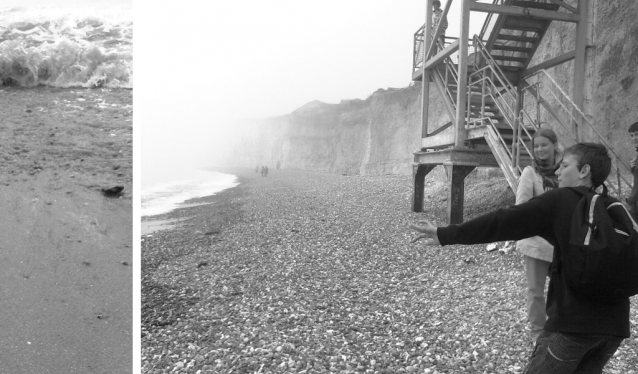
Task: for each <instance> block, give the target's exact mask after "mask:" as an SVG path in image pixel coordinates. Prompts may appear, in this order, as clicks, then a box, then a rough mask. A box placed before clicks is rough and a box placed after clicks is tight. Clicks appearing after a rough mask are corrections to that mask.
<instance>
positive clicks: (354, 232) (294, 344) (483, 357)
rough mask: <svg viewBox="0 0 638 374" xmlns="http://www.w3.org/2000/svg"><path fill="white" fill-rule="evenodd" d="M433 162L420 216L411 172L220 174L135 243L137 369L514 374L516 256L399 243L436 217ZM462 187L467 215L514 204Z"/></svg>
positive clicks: (628, 357) (517, 364)
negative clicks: (225, 181)
mask: <svg viewBox="0 0 638 374" xmlns="http://www.w3.org/2000/svg"><path fill="white" fill-rule="evenodd" d="M439 169H440V168H437V169H435V170H434V171H433V172H432V173H431V175H428V177H427V178H426V184H427V187H426V212H425V213H413V212H411V211H410V198H411V183H412V178H411V176H405V175H403V176H401V175H399V176H397V175H384V176H370V177H368V176H345V175H333V174H323V173H314V172H303V171H291V170H274V169H273V170H272V171H271V173H270V174H269V176H268V177H266V178H263V177H261V176H260V175H259V174H256V173H254V170H235V171H229V170H226V171H224V170H220V171H222V172H228V173H232V174H235V175H238V176H240V178H241V180H242V183H241V184H240V185H239V186H237V187H234V188H231V189H227V190H224V191H222V192H220V193H218V194H216V195H214V196H212V197H206V198H201V199H197V200H194V201H191V202H194V203H196V202H199V203H210V204H209V205H200V206H195V207H190V208H184V209H177V210H175V211H173V212H171V213H168V214H165V215H162V216H157V217H152V218H153V219H157V220H168V219H175V218H184V217H186V219H185V220H183V221H182V222H180V224H179V225H176V226H174V227H172V228H169V229H165V230H160V231H155V232H153V233H152V234H149V235H144V236H143V237H142V365H143V370H142V372H143V373H169V372H177V373H196V372H200V373H229V372H237V373H249V372H250V373H252V372H260V373H288V372H306V373H327V372H344V373H355V372H356V373H359V372H370V373H401V372H415V373H506V372H518V371H520V370H521V369H522V367H523V366H524V364H525V363H526V362H527V357H528V355H529V354H530V351H531V348H532V346H531V343H530V341H529V340H528V336H527V322H526V312H525V301H524V300H525V296H524V295H525V277H524V271H523V266H522V262H521V260H522V258H521V257H520V256H519V255H518V254H516V253H515V252H509V253H504V252H501V251H494V252H487V251H486V250H485V245H477V246H453V247H444V248H424V247H422V246H420V245H419V244H418V243H416V244H410V239H411V237H412V233H411V232H410V231H409V229H408V225H409V224H410V223H413V222H417V221H418V220H420V219H429V220H433V221H434V222H436V223H439V224H442V223H444V222H445V208H446V201H445V196H446V194H445V186H444V183H443V182H442V181H443V180H445V174H444V172H443V170H439ZM466 196H467V197H466V203H465V214H466V219H467V218H471V217H472V216H475V215H478V214H481V213H484V212H487V211H490V210H492V209H495V208H498V207H502V206H506V205H508V204H513V203H514V195H513V193H512V192H511V191H510V190H509V189H508V187H507V184H506V182H505V181H504V180H503V179H502V178H487V177H485V176H484V175H481V176H480V177H477V176H476V175H474V174H472V175H470V176H468V180H467V183H466ZM632 303H633V304H634V308H633V310H632V320H633V321H634V323H632V333H633V334H634V335H635V334H636V333H637V332H638V326H636V324H635V321H636V320H637V319H636V308H635V303H636V301H635V300H633V301H632ZM637 352H638V340H636V338H635V337H632V338H631V339H627V340H625V342H624V343H623V345H622V346H621V348H620V349H619V351H618V354H617V355H616V356H615V357H614V358H613V359H612V361H611V362H610V364H609V365H608V366H607V368H606V369H605V373H630V372H632V371H630V370H634V372H635V369H636V367H638V359H637V358H636V357H638V354H637ZM200 370H201V371H200Z"/></svg>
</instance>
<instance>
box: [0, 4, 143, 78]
mask: <svg viewBox="0 0 638 374" xmlns="http://www.w3.org/2000/svg"><path fill="white" fill-rule="evenodd" d="M132 14H133V13H132V9H130V8H122V7H118V8H104V9H99V8H90V9H88V8H87V9H84V8H5V9H3V8H0V85H4V86H21V87H33V86H37V85H46V86H52V87H63V88H65V87H86V88H97V87H107V88H133V43H132V37H133V15H132Z"/></svg>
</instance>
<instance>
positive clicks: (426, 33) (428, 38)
mask: <svg viewBox="0 0 638 374" xmlns="http://www.w3.org/2000/svg"><path fill="white" fill-rule="evenodd" d="M433 1H434V0H427V1H426V2H425V27H424V28H423V62H422V63H421V66H422V73H421V84H422V85H421V138H425V137H426V136H428V111H429V106H430V71H429V70H427V69H425V63H426V62H427V60H428V55H427V53H428V51H429V50H430V44H432V2H433Z"/></svg>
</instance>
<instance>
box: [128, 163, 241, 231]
mask: <svg viewBox="0 0 638 374" xmlns="http://www.w3.org/2000/svg"><path fill="white" fill-rule="evenodd" d="M205 170H209V171H217V172H220V173H224V174H229V175H234V176H235V177H236V178H237V183H238V184H237V185H236V186H233V187H228V188H225V189H223V190H221V191H219V192H216V193H214V194H213V195H207V196H201V197H196V198H192V199H188V200H185V201H183V202H181V203H180V204H179V205H178V206H177V207H176V208H174V209H173V210H171V211H170V212H166V213H161V214H155V215H151V216H141V217H140V218H141V235H142V236H146V235H152V234H153V233H155V232H157V231H162V230H170V229H173V228H176V227H178V226H179V224H180V222H183V221H187V220H188V219H189V218H190V217H187V216H186V213H185V212H187V211H188V209H189V208H193V207H197V206H205V205H211V204H213V202H211V201H208V198H211V197H213V196H216V195H218V194H220V193H222V192H224V191H226V190H229V189H231V188H235V187H238V186H239V185H241V183H245V182H246V181H248V180H249V176H250V175H249V171H248V169H245V168H206V169H205ZM202 199H207V200H206V201H203V202H202V201H201V200H202ZM176 211H179V212H180V213H176Z"/></svg>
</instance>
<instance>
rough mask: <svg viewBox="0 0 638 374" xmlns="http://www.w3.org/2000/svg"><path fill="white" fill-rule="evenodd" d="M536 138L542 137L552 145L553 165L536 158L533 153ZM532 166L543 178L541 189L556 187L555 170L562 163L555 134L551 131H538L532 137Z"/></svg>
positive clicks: (556, 177)
mask: <svg viewBox="0 0 638 374" xmlns="http://www.w3.org/2000/svg"><path fill="white" fill-rule="evenodd" d="M538 137H543V138H545V139H547V140H549V141H550V142H552V144H554V163H552V164H550V163H549V162H547V161H544V160H540V159H539V158H538V157H536V153H534V151H533V150H534V139H536V138H538ZM532 153H533V156H532V157H533V158H532V166H533V167H534V170H536V172H537V173H538V174H539V175H540V176H541V177H542V178H543V189H544V190H545V191H547V190H549V189H551V188H556V187H558V176H556V170H558V166H559V165H560V163H561V162H562V157H561V152H560V150H559V146H558V137H557V136H556V133H555V132H554V130H552V129H540V130H538V131H536V133H535V134H534V136H533V137H532Z"/></svg>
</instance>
